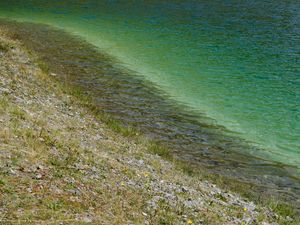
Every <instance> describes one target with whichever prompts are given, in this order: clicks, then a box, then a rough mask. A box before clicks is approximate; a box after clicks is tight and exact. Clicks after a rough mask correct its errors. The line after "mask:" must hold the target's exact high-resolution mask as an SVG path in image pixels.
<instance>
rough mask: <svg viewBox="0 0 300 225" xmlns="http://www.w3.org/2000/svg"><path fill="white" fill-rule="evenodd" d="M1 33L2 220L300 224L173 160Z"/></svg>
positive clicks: (286, 211) (289, 213)
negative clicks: (207, 179) (219, 185)
mask: <svg viewBox="0 0 300 225" xmlns="http://www.w3.org/2000/svg"><path fill="white" fill-rule="evenodd" d="M0 32H1V33H0V71H1V72H0V73H1V76H0V127H1V129H0V194H1V199H0V204H1V205H0V223H4V224H19V223H20V224H299V221H298V222H297V221H296V219H294V218H293V217H294V216H295V215H294V213H293V211H292V209H289V208H288V207H285V208H284V209H282V208H281V210H279V211H277V212H276V211H275V210H274V209H275V208H277V209H278V208H279V207H278V206H279V204H276V203H272V204H270V205H268V206H260V205H257V204H254V203H253V202H251V201H249V200H247V199H243V198H241V197H239V196H238V195H237V194H234V193H231V192H229V191H225V190H222V189H220V188H218V187H217V186H216V185H214V184H212V183H210V182H208V181H206V180H204V179H202V178H201V177H200V175H198V174H197V173H193V174H190V171H188V173H186V169H185V167H182V166H180V165H178V163H176V162H171V161H170V160H169V161H166V160H165V159H163V158H162V157H161V156H159V155H162V156H168V154H169V153H168V151H167V150H166V149H164V148H163V147H160V146H159V145H156V144H154V143H152V142H150V141H147V140H145V139H144V138H143V137H141V136H139V135H138V134H135V131H133V130H131V129H129V128H124V127H121V126H120V125H118V124H117V123H116V122H115V121H113V120H111V119H110V118H109V117H108V116H106V115H103V114H97V112H96V110H93V107H92V105H91V104H90V102H89V99H88V98H86V97H84V96H82V95H81V93H80V90H77V89H74V88H71V87H67V86H64V85H63V84H61V83H60V82H58V81H57V80H56V78H55V76H54V74H48V73H47V69H46V65H45V64H44V63H43V62H41V61H39V60H38V59H37V57H36V56H35V55H34V53H32V52H30V51H29V50H26V49H25V47H24V46H22V44H21V43H19V42H18V41H16V40H12V39H11V38H8V35H7V34H6V32H5V30H1V31H0ZM155 153H156V154H155Z"/></svg>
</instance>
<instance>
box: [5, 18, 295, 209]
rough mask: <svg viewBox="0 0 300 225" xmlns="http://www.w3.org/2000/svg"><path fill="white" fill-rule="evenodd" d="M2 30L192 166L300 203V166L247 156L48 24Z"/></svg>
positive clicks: (239, 145) (218, 131)
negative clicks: (299, 169)
mask: <svg viewBox="0 0 300 225" xmlns="http://www.w3.org/2000/svg"><path fill="white" fill-rule="evenodd" d="M1 26H2V27H6V28H8V29H9V30H10V31H11V32H12V33H13V35H14V36H15V37H17V38H18V39H20V40H21V41H22V42H23V43H24V44H25V45H26V46H27V47H28V48H29V49H33V50H34V51H35V52H37V53H38V55H39V57H41V59H42V60H44V61H45V62H47V63H48V64H49V67H50V72H53V73H56V74H58V75H59V79H61V80H62V81H65V82H68V83H70V84H75V85H79V86H81V87H83V88H84V89H85V90H87V91H88V92H89V93H90V94H92V96H94V99H95V101H96V104H97V106H98V107H99V109H100V110H102V111H104V112H106V113H110V115H112V116H113V117H114V118H115V119H118V120H120V121H122V122H123V123H125V124H130V125H133V126H135V127H137V128H138V129H139V130H141V132H143V133H144V134H146V135H147V136H149V137H150V138H153V139H155V140H158V141H160V142H162V143H164V144H165V145H167V146H170V148H171V149H173V153H174V155H175V156H176V157H178V158H180V159H183V160H184V161H186V162H188V163H189V165H194V166H195V165H196V166H199V167H200V168H203V169H204V170H206V171H209V173H214V174H221V175H223V176H225V177H230V178H233V179H238V180H240V181H245V182H250V183H253V184H255V185H257V186H259V187H260V188H263V190H265V191H266V192H270V193H272V194H274V195H275V194H277V195H278V196H282V197H284V198H285V199H287V200H288V201H291V202H295V204H297V205H299V196H300V182H299V180H300V177H299V172H298V171H297V169H296V168H293V167H291V166H287V165H284V164H279V163H275V162H272V161H267V160H264V159H260V158H256V157H254V156H253V155H250V154H248V153H247V152H255V151H257V150H258V149H257V148H256V147H254V146H253V145H251V144H249V143H246V142H245V141H243V140H241V139H239V138H236V137H233V136H232V135H229V132H226V130H225V129H224V128H222V127H218V126H214V125H210V124H213V123H209V122H207V121H209V119H208V118H205V116H202V117H201V114H200V116H199V113H198V112H197V113H195V112H192V111H191V110H189V109H188V108H186V107H185V106H184V105H180V104H179V103H177V102H173V101H171V100H169V99H168V96H165V94H164V93H162V92H161V91H159V89H158V88H157V87H155V85H153V84H152V83H149V82H147V81H145V80H143V79H142V78H140V77H139V76H138V75H136V74H134V71H128V70H126V69H125V68H122V67H121V66H120V64H119V63H118V62H116V61H115V60H114V59H113V58H111V57H110V56H108V55H105V54H103V53H101V51H100V50H99V49H97V48H95V47H94V46H93V45H91V44H89V43H87V42H85V41H84V40H82V39H80V38H78V37H76V36H73V35H70V34H68V33H66V32H64V31H62V30H58V29H54V28H52V27H49V26H45V25H38V24H30V23H17V22H10V21H0V27H1ZM246 149H247V151H246Z"/></svg>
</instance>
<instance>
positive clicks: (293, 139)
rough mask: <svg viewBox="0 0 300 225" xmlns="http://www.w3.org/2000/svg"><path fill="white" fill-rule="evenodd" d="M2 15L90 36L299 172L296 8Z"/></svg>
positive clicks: (171, 4) (128, 6)
mask: <svg viewBox="0 0 300 225" xmlns="http://www.w3.org/2000/svg"><path fill="white" fill-rule="evenodd" d="M0 17H4V18H10V19H15V20H19V21H29V22H36V23H44V24H50V25H52V26H55V27H58V28H62V29H64V30H66V31H68V32H71V33H73V34H76V35H78V36H81V37H82V38H84V39H85V40H87V41H88V42H89V43H91V44H93V45H95V46H97V47H99V48H100V49H102V51H104V52H106V53H108V54H110V55H112V56H114V57H115V58H116V59H118V60H119V64H120V65H121V66H123V67H126V68H128V69H129V70H132V71H135V74H136V76H140V77H142V78H143V79H146V80H149V81H151V82H153V83H154V84H156V87H157V88H158V89H159V90H161V91H163V92H165V93H166V95H167V96H168V98H170V99H173V100H175V101H176V102H178V104H180V105H183V106H185V107H186V109H187V110H191V111H193V112H196V113H197V112H198V113H199V115H200V114H204V115H206V116H207V117H209V118H211V119H209V120H207V123H212V124H216V125H221V126H224V127H225V128H226V129H227V130H228V131H231V132H228V133H230V135H234V136H239V137H241V138H243V139H244V140H246V141H249V142H252V143H253V145H256V146H259V147H260V149H261V150H257V148H254V149H255V150H253V149H252V150H251V148H249V149H248V150H247V149H241V150H240V151H249V153H251V154H252V155H254V156H259V157H262V158H265V159H268V160H274V161H277V162H282V163H284V164H288V165H293V166H295V167H298V168H300V166H299V165H300V122H299V121H300V66H299V65H300V3H299V2H297V1H287V0H284V1H258V0H255V1H241V0H240V1H191V0H190V1H183V0H173V1H96V0H94V1H93V0H86V1H83V0H82V1H79V0H78V1H74V0H73V1H43V0H39V1H38V0H28V1H21V0H19V1H18V0H10V1H1V2H0Z"/></svg>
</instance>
